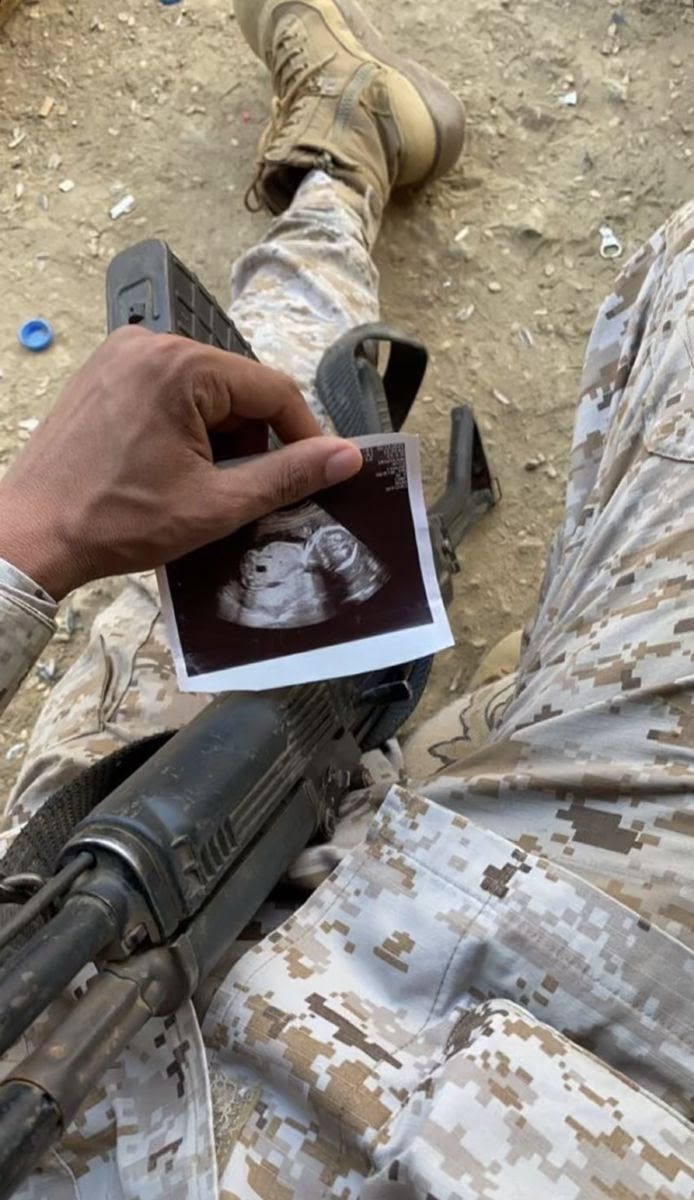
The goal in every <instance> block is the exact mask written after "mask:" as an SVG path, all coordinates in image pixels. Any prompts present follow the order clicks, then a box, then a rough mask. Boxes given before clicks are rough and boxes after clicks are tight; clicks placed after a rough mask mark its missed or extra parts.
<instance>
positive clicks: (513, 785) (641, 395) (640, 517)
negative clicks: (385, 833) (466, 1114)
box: [424, 205, 694, 943]
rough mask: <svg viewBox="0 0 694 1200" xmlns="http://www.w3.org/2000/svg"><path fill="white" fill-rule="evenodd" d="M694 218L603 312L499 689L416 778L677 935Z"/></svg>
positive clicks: (682, 893)
mask: <svg viewBox="0 0 694 1200" xmlns="http://www.w3.org/2000/svg"><path fill="white" fill-rule="evenodd" d="M693 231H694V206H692V205H690V206H688V207H687V208H685V209H683V210H681V211H680V212H679V213H677V214H676V215H675V216H674V217H673V218H672V219H671V220H670V221H669V222H668V223H667V224H666V225H665V226H664V227H663V229H662V230H660V231H659V232H658V233H656V234H655V236H654V237H653V238H652V239H651V241H650V243H648V244H647V245H646V246H645V247H644V249H643V250H642V251H641V252H640V253H639V254H638V255H637V256H636V257H635V259H634V260H633V261H632V262H631V263H630V264H628V266H627V267H626V269H625V271H624V272H623V274H622V276H621V277H620V279H619V280H618V282H617V285H616V291H615V293H614V295H612V296H611V297H610V298H609V299H608V301H607V302H606V304H605V306H604V307H603V309H602V311H601V314H600V316H599V318H598V322H597V324H596V327H595V331H594V333H593V336H592V339H591V342H590V346H589V349H588V356H587V360H586V367H585V375H584V380H583V385H582V394H581V400H580V404H579V409H578V415H577V421H576V432H575V438H574V447H573V451H572V459H571V472H570V482H569V487H568V496H567V512H566V518H565V521H564V524H563V526H562V527H561V529H560V530H559V533H558V535H557V538H556V540H555V543H554V546H553V549H552V552H551V554H550V558H549V564H548V567H547V571H546V576H545V581H544V584H543V588H542V593H541V598H540V605H539V609H538V613H537V616H536V618H535V621H534V623H533V625H532V628H531V629H530V631H529V634H528V636H527V640H526V644H525V648H524V653H523V657H522V661H521V665H520V671H519V676H518V684H517V690H516V694H515V697H514V698H513V700H512V702H511V703H510V705H509V706H508V708H507V710H506V712H505V714H504V716H503V717H502V719H501V720H500V722H499V723H498V725H497V727H496V728H495V729H494V730H492V732H491V737H490V740H489V744H488V745H487V746H486V747H485V748H483V749H481V750H479V752H478V753H476V754H473V755H472V756H470V757H466V758H465V759H464V760H462V761H461V762H460V763H458V764H457V765H456V766H451V765H447V766H444V767H443V769H442V772H441V773H440V774H439V775H438V776H437V777H434V778H433V779H431V780H430V781H429V783H428V784H427V785H426V788H425V789H424V790H425V792H426V794H427V795H429V796H431V797H432V798H436V799H437V800H439V802H441V803H446V804H448V805H450V806H452V807H455V808H456V809H457V810H459V811H460V812H462V813H464V814H465V815H466V816H468V817H470V818H471V819H472V820H474V821H476V822H477V823H480V824H483V825H485V826H487V827H488V828H489V829H491V830H494V831H496V832H499V833H501V834H503V835H504V836H505V837H510V838H512V839H514V840H515V841H516V842H517V843H518V844H519V845H520V846H521V847H523V848H524V849H527V850H531V851H533V852H535V853H540V854H542V855H545V856H546V857H548V858H549V859H551V860H554V861H556V862H560V863H563V864H564V865H565V866H567V867H569V868H570V869H571V870H572V871H574V872H577V873H578V874H580V875H582V876H583V877H584V878H585V879H587V880H589V881H590V882H591V883H593V884H595V885H597V886H598V887H600V888H603V889H604V890H605V891H607V892H608V893H609V894H610V895H612V896H615V897H616V898H618V899H619V900H620V901H622V902H623V903H625V904H627V905H629V906H631V907H632V908H634V909H635V910H636V911H637V912H638V913H639V914H640V915H641V916H642V917H643V918H644V919H645V920H649V921H650V920H653V921H655V922H657V923H658V924H660V925H661V926H662V927H663V928H665V929H667V930H668V931H669V932H671V933H673V934H674V935H675V936H676V937H680V938H682V939H683V940H686V941H687V942H689V943H691V942H692V940H694V911H693V904H692V869H691V840H690V839H691V834H692V811H693V810H692V792H693V790H694V751H693V750H692V729H693V728H694V691H693V690H692V657H693V654H694V622H693V621H692V617H691V591H692V586H693V585H694V555H693V553H692V545H693V541H694V530H693V526H694V518H693V515H692V514H693V511H694V473H693V463H694V389H693V379H694V371H693V350H692V346H693V327H692V316H691V305H692V295H694V254H693V253H692V233H693Z"/></svg>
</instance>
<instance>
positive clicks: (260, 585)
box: [218, 501, 389, 629]
mask: <svg viewBox="0 0 694 1200" xmlns="http://www.w3.org/2000/svg"><path fill="white" fill-rule="evenodd" d="M388 578H389V572H388V569H387V567H385V565H384V564H383V563H381V562H379V560H378V559H377V558H376V556H375V555H374V554H373V553H372V552H371V551H370V550H369V549H368V548H367V547H366V546H365V545H364V543H363V542H361V541H360V540H359V539H358V538H356V537H355V536H354V534H352V533H350V532H349V530H348V529H346V528H345V527H344V525H341V524H340V523H338V522H336V521H335V519H334V518H333V517H331V516H329V515H328V513H326V512H325V511H324V509H322V508H320V507H319V506H318V505H317V504H316V503H315V502H314V501H308V502H304V503H302V504H300V505H298V506H294V507H292V508H287V509H282V510H281V511H280V512H278V513H272V514H271V515H270V516H267V517H263V518H261V520H260V521H258V522H257V524H256V527H255V530H254V544H253V545H252V546H251V547H250V549H248V550H246V551H245V553H244V554H243V556H242V558H241V560H240V562H239V564H238V568H237V570H236V572H235V573H234V577H233V578H232V579H231V581H230V582H229V583H227V584H226V585H225V586H224V587H223V588H221V590H220V592H219V594H218V612H219V615H220V616H221V617H222V618H224V619H225V620H227V621H231V622H233V623H234V624H237V625H246V626H249V627H254V628H258V629H291V628H301V627H302V626H308V625H318V624H320V623H321V622H323V621H328V620H330V619H331V618H333V617H335V616H336V615H337V614H338V613H339V611H340V608H341V607H342V606H343V605H353V604H363V603H364V602H365V601H366V600H368V599H369V598H370V597H371V596H373V595H375V593H376V592H377V591H378V590H379V589H380V588H381V587H383V585H384V584H385V583H386V582H387V580H388Z"/></svg>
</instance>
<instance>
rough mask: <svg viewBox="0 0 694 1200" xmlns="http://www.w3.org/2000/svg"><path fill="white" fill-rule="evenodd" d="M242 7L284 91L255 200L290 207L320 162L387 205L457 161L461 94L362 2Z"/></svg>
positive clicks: (252, 0) (239, 11) (259, 2)
mask: <svg viewBox="0 0 694 1200" xmlns="http://www.w3.org/2000/svg"><path fill="white" fill-rule="evenodd" d="M235 10H236V16H237V19H238V22H239V26H240V28H241V31H242V33H243V35H244V37H245V38H246V40H247V42H248V43H249V45H250V46H251V49H252V50H253V51H254V52H255V53H256V54H257V55H258V57H259V58H261V59H262V60H263V62H265V64H266V65H267V66H268V67H269V69H270V72H271V74H272V86H273V92H274V100H273V110H272V117H271V120H270V123H269V125H268V126H267V128H266V129H265V131H264V133H263V135H262V137H261V139H260V144H259V161H258V171H257V175H256V178H255V180H254V183H253V184H252V185H251V188H250V189H249V193H248V196H247V203H248V205H249V207H262V206H263V205H265V206H266V207H267V208H269V210H270V211H271V212H273V213H278V212H281V211H282V210H283V209H284V208H286V207H287V205H288V204H289V202H290V200H291V198H292V196H293V195H294V192H295V190H296V188H297V187H298V185H299V183H300V182H301V180H302V179H303V177H304V176H305V175H306V174H307V172H308V171H312V170H315V169H316V168H320V169H322V170H324V171H326V172H327V173H328V174H330V175H333V176H335V177H336V178H338V179H341V180H343V181H345V182H346V183H348V184H350V185H351V186H352V187H355V188H357V189H358V190H360V191H364V190H365V189H366V187H367V186H369V185H370V186H371V187H373V188H375V189H376V191H377V193H378V194H379V196H380V197H381V199H382V201H383V203H385V202H386V201H387V200H388V197H389V196H390V193H391V191H392V190H393V189H394V188H398V187H416V186H420V185H422V184H424V183H427V182H428V181H429V180H431V179H435V178H436V177H437V176H438V175H441V174H442V173H443V172H444V171H447V170H448V169H449V168H450V167H451V166H453V164H454V163H455V161H456V159H457V158H458V155H459V154H460V151H461V149H462V145H463V136H464V127H465V118H464V113H463V108H462V105H461V103H460V101H459V100H458V99H457V98H456V97H455V96H454V95H453V93H452V92H451V91H450V90H449V88H447V87H446V85H445V84H444V83H442V82H441V80H440V79H437V78H436V76H435V75H432V74H431V72H430V71H427V70H425V68H424V67H420V66H418V65H417V64H416V63H413V62H410V61H409V60H408V59H405V58H401V57H400V56H399V55H397V54H395V53H394V52H393V51H392V50H390V49H389V48H388V47H387V46H386V45H385V43H384V42H383V39H382V38H381V37H380V35H379V34H378V33H377V31H376V30H375V29H374V28H373V26H372V25H371V24H370V23H369V21H368V20H367V19H366V17H365V16H364V14H363V13H362V11H361V9H360V8H359V6H358V5H357V4H356V3H355V2H354V0H235Z"/></svg>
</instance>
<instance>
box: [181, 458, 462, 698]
mask: <svg viewBox="0 0 694 1200" xmlns="http://www.w3.org/2000/svg"><path fill="white" fill-rule="evenodd" d="M357 444H358V445H359V446H360V448H361V450H362V454H363V456H364V465H363V468H362V470H361V471H360V473H359V474H358V475H357V476H356V477H355V478H353V479H351V480H349V481H348V482H347V483H343V484H339V485H338V486H336V487H333V488H330V489H328V490H327V491H324V492H320V493H318V494H317V495H316V496H315V497H313V498H311V499H309V500H305V501H302V502H301V503H299V504H295V505H290V506H289V507H287V508H284V509H281V510H280V511H278V512H275V513H272V514H270V515H269V516H266V517H263V518H261V519H260V520H258V521H256V522H254V523H253V524H252V525H249V526H247V527H246V528H244V529H242V530H239V531H238V532H237V533H235V534H233V535H232V536H231V537H228V538H224V539H223V540H222V541H219V542H215V543H213V544H212V545H209V546H205V547H203V548H202V549H201V550H197V551H195V552H194V553H193V554H189V555H186V556H185V558H182V559H179V560H178V561H177V562H174V563H171V564H169V565H168V566H167V567H166V568H164V569H162V571H161V572H160V573H159V585H160V590H161V594H162V607H163V610H164V615H165V618H166V621H167V626H168V629H169V633H170V639H171V644H172V650H173V655H174V660H175V663H176V670H177V676H178V681H179V685H180V686H181V688H182V689H183V690H185V691H209V692H215V691H227V690H231V689H243V690H262V689H264V688H271V687H282V686H288V685H290V684H296V683H306V682H309V681H314V680H317V679H329V678H335V677H337V676H340V675H350V674H358V673H359V672H362V671H370V670H374V669H376V668H379V667H385V666H392V665H395V664H397V663H399V662H406V661H408V660H410V659H412V658H420V657H422V656H424V655H427V654H432V653H434V652H435V651H436V650H439V649H442V648H443V647H444V646H447V645H450V644H451V640H452V639H451V635H450V629H449V625H448V620H447V618H446V614H445V609H444V606H443V603H442V601H441V596H440V592H439V588H438V584H437V582H436V578H435V572H434V565H433V558H432V553H431V543H430V539H429V530H428V523H427V519H426V512H425V508H424V499H423V496H422V485H421V472H420V466H419V449H418V441H417V439H416V438H413V437H410V436H407V435H402V434H380V435H372V436H369V437H364V438H358V439H357ZM226 469H228V470H233V469H234V468H233V464H232V465H229V466H228V467H227V468H226Z"/></svg>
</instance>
